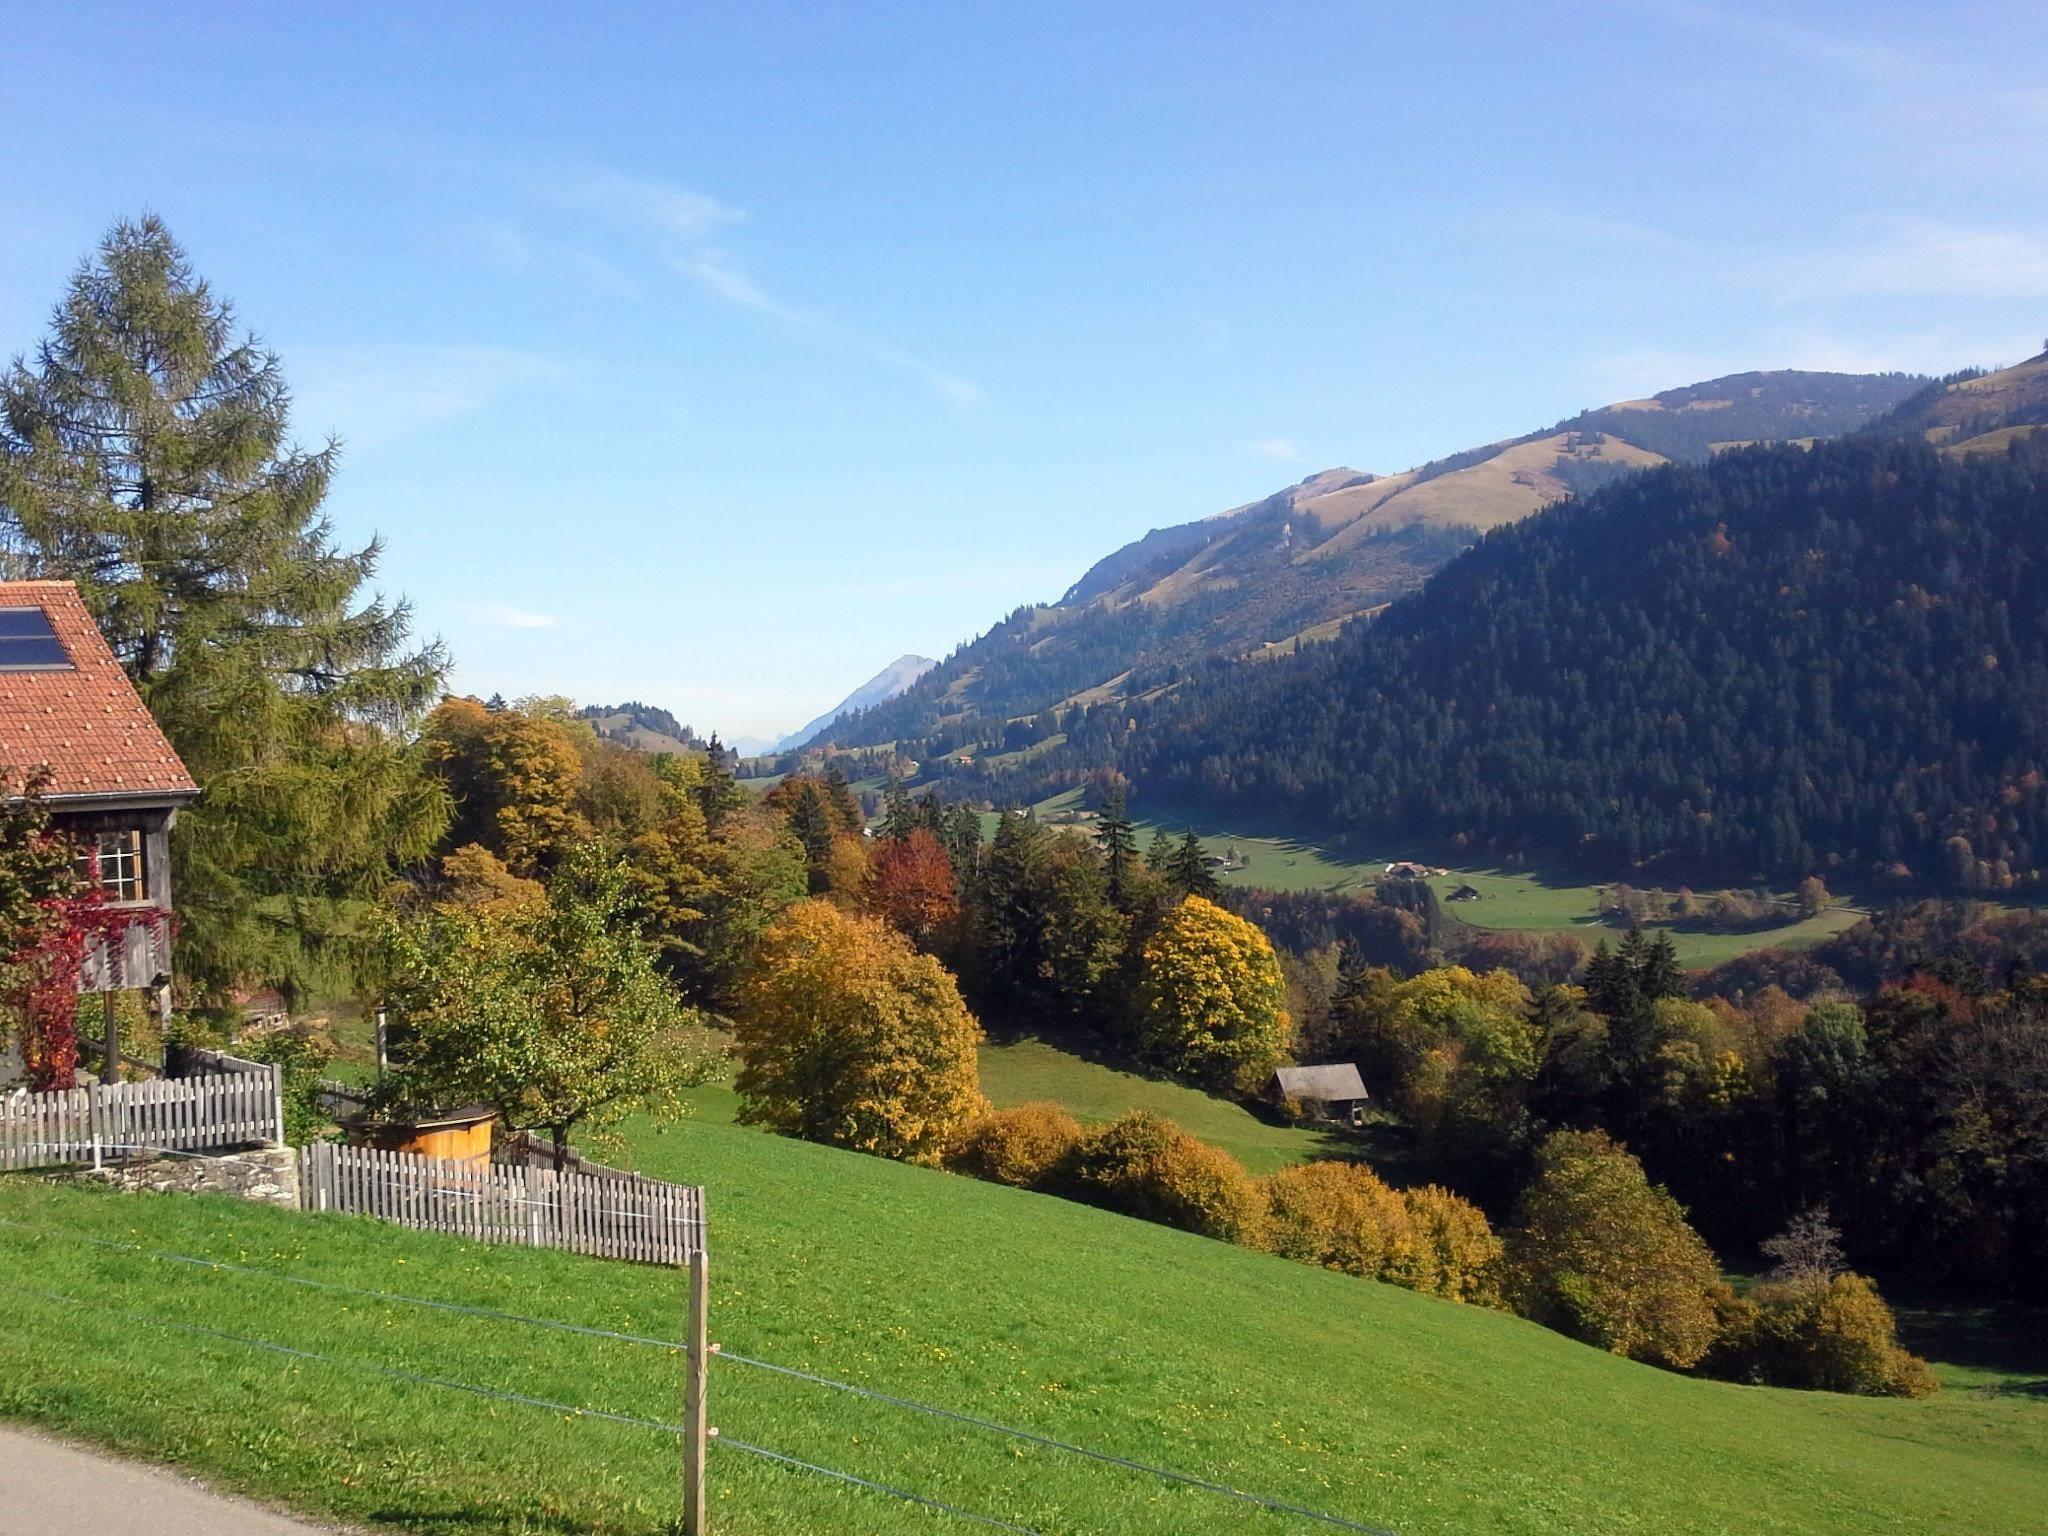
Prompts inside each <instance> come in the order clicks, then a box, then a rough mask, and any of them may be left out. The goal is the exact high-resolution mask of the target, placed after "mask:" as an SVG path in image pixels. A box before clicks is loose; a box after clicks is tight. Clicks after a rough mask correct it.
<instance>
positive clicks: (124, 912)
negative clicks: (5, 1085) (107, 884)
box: [15, 845, 165, 1093]
mask: <svg viewBox="0 0 2048 1536" xmlns="http://www.w3.org/2000/svg"><path fill="white" fill-rule="evenodd" d="M36 906H37V907H38V908H39V909H41V911H42V912H43V913H45V914H46V915H45V918H44V921H43V922H42V923H40V924H39V925H38V935H37V938H36V941H35V942H34V943H33V944H31V945H30V946H29V947H28V948H27V949H26V950H24V951H23V952H22V953H21V954H20V955H19V956H17V957H16V960H15V964H16V965H17V966H18V967H19V968H20V971H21V973H22V974H23V976H24V977H25V983H26V984H25V986H24V988H23V994H24V995H23V1009H22V1013H23V1020H22V1032H21V1057H22V1065H23V1067H24V1068H25V1069H26V1070H27V1073H28V1080H29V1085H30V1087H32V1088H33V1089H35V1090H36V1091H37V1092H39V1093H47V1092H52V1091H55V1090H59V1089H65V1088H75V1087H77V1086H78V984H79V981H80V980H81V978H82V977H83V976H84V974H85V962H86V957H87V956H88V955H90V954H92V953H93V952H94V951H95V950H101V951H104V954H105V957H106V958H105V963H106V964H107V965H108V966H110V967H112V969H113V972H114V974H113V975H111V976H109V977H108V978H107V980H108V982H109V983H110V984H111V985H112V986H115V987H120V986H130V985H133V986H140V985H143V984H145V983H146V982H147V981H149V980H150V979H152V978H148V977H144V978H141V979H140V980H131V979H130V978H129V977H128V976H126V975H125V974H124V971H125V966H126V950H127V936H128V931H129V929H130V928H132V927H134V926H135V925H136V924H138V923H139V924H143V925H145V926H147V927H148V928H149V930H150V937H151V939H152V940H153V941H154V942H153V948H154V950H155V952H156V953H158V954H162V953H163V950H164V944H163V939H164V931H163V930H164V921H165V919H164V914H163V913H162V912H160V911H158V910H157V909H156V908H154V907H148V908H136V907H110V906H108V905H107V898H106V893H105V892H104V891H103V890H102V889H101V888H100V860H99V853H98V850H97V849H94V848H92V847H91V846H90V845H88V848H87V852H86V855H85V861H84V871H83V878H82V879H81V880H80V881H79V882H78V885H77V887H76V888H75V889H74V890H73V891H72V892H71V893H70V894H68V895H64V896H54V897H48V898H46V899H44V900H42V901H39V902H37V903H36Z"/></svg>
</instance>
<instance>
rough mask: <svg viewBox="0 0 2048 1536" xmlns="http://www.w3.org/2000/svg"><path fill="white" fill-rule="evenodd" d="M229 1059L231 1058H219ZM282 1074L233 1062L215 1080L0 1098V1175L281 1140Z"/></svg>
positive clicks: (191, 1079)
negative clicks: (153, 1152)
mask: <svg viewBox="0 0 2048 1536" xmlns="http://www.w3.org/2000/svg"><path fill="white" fill-rule="evenodd" d="M226 1059H228V1060H233V1059H234V1058H226ZM282 1087H283V1082H282V1074H281V1073H280V1072H279V1070H278V1068H276V1067H274V1066H265V1065H262V1064H260V1063H257V1062H253V1061H236V1062H235V1069H234V1070H232V1071H227V1072H222V1073H220V1074H219V1075H217V1076H206V1077H186V1078H175V1079H169V1078H155V1079H151V1080H149V1081H147V1082H140V1083H104V1084H102V1083H95V1084H93V1085H92V1086H90V1087H86V1088H72V1089H69V1090H67V1091H64V1092H59V1093H17V1094H14V1095H12V1096H10V1097H6V1098H0V1171H6V1170H12V1169H19V1168H45V1167H51V1166H55V1165H58V1164H63V1163H97V1162H98V1161H100V1159H101V1158H103V1157H125V1156H127V1155H129V1154H130V1153H132V1152H136V1151H144V1150H158V1151H169V1152H198V1151H204V1150H206V1149H208V1148H211V1147H235V1146H246V1145H248V1144H250V1143H252V1142H269V1143H273V1144H274V1143H279V1142H282V1141H283V1140H284V1103H283V1099H282V1096H281V1094H282Z"/></svg>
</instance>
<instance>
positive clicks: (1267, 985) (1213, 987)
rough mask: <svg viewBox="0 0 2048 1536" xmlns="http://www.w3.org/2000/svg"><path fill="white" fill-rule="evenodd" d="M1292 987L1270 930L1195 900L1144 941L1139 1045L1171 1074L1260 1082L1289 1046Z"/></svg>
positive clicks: (1231, 1083) (1236, 1083)
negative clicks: (1289, 988) (1288, 994)
mask: <svg viewBox="0 0 2048 1536" xmlns="http://www.w3.org/2000/svg"><path fill="white" fill-rule="evenodd" d="M1286 991H1287V989H1286V983H1285V981H1284V980H1283V979H1282V977H1281V974H1280V962H1279V961H1278V960H1277V959H1276V958H1274V955H1273V946H1272V945H1271V944H1270V943H1269V942H1267V939H1266V936H1265V934H1263V933H1261V932H1260V931H1259V930H1258V928H1256V927H1255V926H1254V925H1252V924H1251V923H1248V922H1246V921H1245V920H1244V919H1243V918H1241V917H1239V916H1237V915H1236V914H1235V913H1233V912H1226V911H1224V910H1223V908H1221V907H1219V906H1217V905H1216V904H1215V903H1214V902H1211V901H1205V900H1203V899H1202V898H1201V897H1199V896H1190V897H1188V898H1187V899H1186V900H1184V901H1183V902H1181V904H1180V905H1179V906H1178V907H1176V908H1174V909H1173V911H1171V912H1170V913H1168V914H1167V916H1166V918H1165V920H1164V921H1163V922H1161V924H1160V925H1159V927H1158V929H1157V931H1156V932H1154V934H1153V935H1152V937H1151V938H1150V939H1149V940H1148V941H1147V942H1146V944H1145V948H1144V954H1143V962H1142V965H1141V968H1140V973H1139V981H1138V995H1137V999H1136V1015H1137V1018H1136V1022H1137V1030H1138V1043H1139V1045H1140V1047H1141V1048H1142V1049H1143V1050H1144V1051H1145V1052H1146V1053H1147V1054H1148V1055H1150V1056H1152V1057H1153V1058H1154V1059H1155V1060H1158V1061H1160V1062H1162V1063H1163V1064H1165V1065H1166V1066H1167V1067H1168V1068H1169V1069H1170V1070H1172V1071H1175V1072H1178V1073H1181V1074H1183V1075H1185V1076H1188V1077H1191V1078H1194V1079H1196V1080H1198V1081H1201V1082H1206V1083H1213V1084H1216V1085H1218V1086H1223V1087H1236V1088H1248V1087H1251V1086H1254V1085H1256V1084H1257V1083H1258V1082H1259V1081H1260V1080H1261V1079H1263V1078H1264V1077H1265V1076H1266V1075H1267V1074H1268V1073H1270V1072H1271V1071H1272V1070H1273V1068H1274V1067H1276V1066H1278V1065H1279V1063H1280V1061H1281V1059H1282V1058H1283V1057H1284V1056H1285V1054H1286V1052H1287V1048H1288V1046H1289V1044H1290V1043H1291V1042H1292V1039H1293V1022H1292V1021H1291V1020H1290V1019H1289V1018H1288V1016H1287V1008H1286Z"/></svg>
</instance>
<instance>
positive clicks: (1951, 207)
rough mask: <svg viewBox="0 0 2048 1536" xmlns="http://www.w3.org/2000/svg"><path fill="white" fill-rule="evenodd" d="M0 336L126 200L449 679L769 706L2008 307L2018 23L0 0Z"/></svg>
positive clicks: (1824, 11) (742, 723) (1473, 8)
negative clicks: (446, 658)
mask: <svg viewBox="0 0 2048 1536" xmlns="http://www.w3.org/2000/svg"><path fill="white" fill-rule="evenodd" d="M0 36H4V38H5V49H4V59H0V79H4V81H5V85H4V89H0V145H4V146H5V147H4V148H0V352H6V353H10V354H11V353H13V352H15V351H18V350H20V349H22V348H25V347H27V346H29V345H31V344H32V343H33V342H34V340H35V339H36V337H37V336H39V335H40V334H41V332H42V329H43V326H44V323H45V320H46V317H47V314H48V311H49V308H50V305H51V304H52V302H53V301H54V300H55V299H56V297H57V295H58V293H59V291H60V289H61V286H62V284H63V282H64V279H65V278H66V276H67V275H68V273H69V272H70V270H71V269H72V267H73V266H74V264H75V263H76V262H77V260H78V259H79V257H80V256H81V255H82V254H84V252H85V251H86V250H87V249H88V248H89V247H90V246H91V245H92V243H93V242H94V241H95V240H96V239H97V237H98V236H99V235H100V234H101V232H102V231H103V230H104V229H105V227H106V226H107V225H108V223H109V222H111V221H112V220H113V219H114V218H116V217H117V216H122V215H130V214H133V213H135V212H137V211H139V210H141V209H144V208H152V209H155V210H156V211H157V212H159V213H161V214H162V215H164V216H165V218H166V219H167V220H168V221H169V222H170V223H171V226H172V228H173V229H174V230H175V231H176V232H177V234H178V235H179V237H180V238H181V239H182V240H183V241H184V243H185V244H186V246H187V247H188V249H189V250H190V251H191V253H192V255H193V257H194V259H195V260H196V262H197V263H198V265H199V267H200V269H201V271H202V272H204V273H205V274H206V275H207V276H208V277H209V278H210V279H211V280H212V281H213V282H214V284H215V285H216V286H217V287H218V288H219V289H220V290H221V291H223V292H224V293H227V294H229V295H231V296H232V297H233V298H234V299H235V300H236V302H237V304H238V306H239V308H240V311H241V314H242V316H243V318H244V319H245V320H246V321H247V322H248V323H249V324H250V325H252V326H253V327H254V328H256V329H257V330H258V331H259V332H260V333H261V334H262V335H263V336H264V338H265V339H266V340H267V341H269V342H270V343H271V344H272V345H273V346H275V347H276V348H277V349H278V351H279V352H280V353H281V354H282V355H283V358H284V361H285V365H286V368H287V371H288V374H289V376H290V377H291V378H292V380H293V381H294V384H295V386H296V391H297V396H298V411H297V415H296V429H297V431H298V432H299V433H300V434H301V435H303V436H305V437H308V438H318V437H320V436H323V435H325V434H326V433H327V432H329V431H332V432H335V433H338V434H339V435H340V436H341V437H342V438H344V439H345V441H346V444H347V449H346V457H345V460H344V465H343V470H342V474H341V477H340V480H339V482H338V485H337V487H336V490H335V493H334V496H333V499H332V503H331V506H332V511H333V514H334V516H335V519H336V522H337V524H338V526H339V527H340V529H341V530H342V532H343V533H344V534H345V535H348V536H351V537H361V536H364V535H366V534H367V533H368V532H370V531H371V530H377V531H380V532H381V533H382V534H383V536H384V537H385V539H386V541H387V543H388V555H387V562H386V568H385V576H386V580H387V583H388V585H389V586H390V587H391V588H392V589H395V590H402V591H404V592H406V593H408V594H410V596H411V597H412V598H413V599H414V601H415V603H416V604H417V607H418V609H419V614H420V619H421V623H422V626H423V627H424V628H425V629H427V630H429V631H433V632H438V633H440V634H441V635H442V636H444V637H445V638H446V639H447V640H448V642H449V643H450V645H451V646H452V648H453V649H454V651H455V653H456V655H457V658H458V661H459V666H460V670H459V672H458V676H457V683H458V685H459V686H460V687H462V688H464V689H469V690H475V691H478V692H488V691H491V690H494V689H496V690H502V691H504V692H506V693H508V694H518V693H528V692H563V693H568V694H571V695H573V696H575V697H578V698H580V699H584V700H606V701H610V700H614V699H619V698H624V697H628V696H633V697H639V698H643V699H646V700H648V701H649V702H653V703H658V704H665V705H667V706H669V707H670V708H672V709H674V710H675V711H676V713H677V714H678V715H680V716H682V717H683V718H684V719H686V720H688V721H690V722H691V723H693V724H695V725H696V726H698V727H699V728H700V729H706V730H708V729H711V728H713V727H716V728H718V729H720V730H722V731H724V732H725V733H726V734H728V735H732V734H735V733H743V732H766V731H770V730H774V729H784V728H788V727H790V726H792V725H794V724H796V723H798V722H799V721H801V720H802V719H804V718H806V717H808V716H809V715H811V714H813V713H815V712H817V711H818V710H819V709H822V708H823V707H825V706H826V705H828V704H830V703H831V702H832V700H833V699H835V698H836V697H838V696H839V695H840V694H842V693H844V692H845V691H847V690H848V689H849V688H851V687H852V686H853V685H855V684H857V683H859V682H861V681H862V680H863V679H865V678H866V677H867V676H868V674H870V673H872V672H874V671H875V670H877V669H878V668H879V667H881V666H882V665H883V664H884V663H886V662H888V661H889V660H891V659H892V658H894V657H895V656H897V655H898V654H899V653H902V652H905V651H923V652H925V653H926V654H930V655H940V654H943V653H944V652H945V651H946V650H948V649H950V648H951V647H952V646H953V645H954V644H956V643H958V642H959V641H961V640H963V639H965V638H967V637H968V636H970V635H971V634H973V633H975V632H976V631H978V630H980V629H982V628H985V627H986V626H987V625H988V624H989V623H990V622H992V621H993V620H994V619H996V618H997V617H999V616H1000V615H1001V614H1003V613H1004V612H1006V611H1007V610H1008V609H1010V608H1011V607H1013V606H1015V605H1017V604H1019V603H1023V602H1028V601H1036V600H1047V599H1050V598H1053V597H1056V596H1057V595H1058V594H1059V592H1060V591H1061V590H1062V589H1063V588H1064V587H1065V586H1066V585H1067V584H1068V583H1069V582H1071V581H1072V580H1073V579H1074V578H1075V577H1077V576H1078V575H1079V574H1080V572H1081V571H1082V570H1083V569H1085V568H1086V566H1087V565H1088V564H1089V563H1090V562H1091V561H1093V560H1094V559H1095V558H1096V557H1097V556H1099V555H1101V554H1103V553H1106V552H1107V551H1108V550H1110V549H1111V548H1113V547H1115V546H1116V545H1118V544H1120V543H1122V542H1124V541H1125V540H1127V539H1130V538H1133V537H1136V536H1137V535H1139V534H1142V533H1143V532H1144V531H1145V530H1146V529H1147V528H1150V527H1155V526H1161V525H1164V524H1168V523H1172V522H1179V521H1184V520H1186V519H1188V518H1191V517H1196V516H1201V515H1205V514H1207V513H1209V512H1212V511H1216V510H1219V509H1221V508H1223V507H1226V506H1230V505H1233V504H1236V503H1239V502H1242V501H1246V500H1249V499H1252V498H1254V497H1257V496H1261V495H1264V494H1266V493H1267V492H1269V491H1271V490H1274V489H1276V488H1277V487H1279V486H1280V485H1283V484H1285V483H1287V482H1289V481H1291V480H1295V479H1298V478H1300V477H1301V476H1302V475H1304V474H1307V473H1309V472H1311V471H1313V470H1316V469H1319V468H1322V467H1325V466H1328V465H1331V464H1337V463H1346V464H1350V465H1353V466H1355V467H1358V468H1361V469H1372V470H1393V469H1398V468H1401V467H1403V466H1405V465H1408V464H1411V463H1415V462H1418V461H1421V460H1424V459H1427V458H1430V457H1432V456H1434V455H1439V454H1442V453H1445V452H1449V451H1452V450H1455V449H1459V448H1463V447H1467V446H1470V445H1473V444H1476V443H1480V442H1484V441H1488V440H1490V439H1493V438H1497V437H1500V436H1504V435H1507V434H1510V433H1514V432H1519V431H1523V430H1526V429H1528V428H1531V427H1534V426H1537V425H1541V424H1544V423H1547V422H1549V421H1552V420H1555V419H1557V418H1558V417H1561V416H1563V415H1566V414H1569V413H1570V412H1572V411H1575V410H1577V409H1578V408H1580V407H1581V406H1586V405H1593V404H1599V403H1602V402H1605V401H1608V400H1613V399H1621V398H1627V397H1630V396H1634V395H1639V394H1643V393H1647V392H1649V391H1653V390H1656V389H1661V388H1666V387H1670V386H1673V385H1677V384H1681V383H1686V382H1690V381H1692V380H1695V379H1699V378H1705V377H1710V376H1712V375H1714V374H1716V373H1722V372H1729V371H1735V370H1739V369H1744V368H1752V367H1789V366H1799V367H1838V368H1858V369H1861V368H1888V367H1898V368H1910V369H1925V370H1946V369H1949V368H1953V367H1956V366H1960V365H1963V364H1967V363H1973V362H1978V363H1983V362H1995V361H2013V360H2016V359H2018V358H2020V357H2022V356H2026V355H2028V354H2030V353H2031V352H2033V351H2035V350H2037V349H2038V348H2039V346H2040V345H2041V338H2042V336H2043V334H2044V332H2048V84H2044V80H2043V75H2042V73H2041V70H2040V61H2041V60H2042V59H2043V58H2044V57H2048V9H2044V8H2043V7H2042V6H2041V5H2040V4H2039V0H2011V3H1999V4H1967V3H1965V4H1961V5H1952V6H1941V7H1929V6H1925V5H1922V4H1913V5H1906V4H1894V3H1890V0H1881V3H1868V0H1866V3H1858V4H1819V3H1802V0H1789V3H1778V4H1766V3H1764V0H1711V3H1699V4H1695V3H1691V0H1615V3H1591V4H1570V3H1553V4H1544V5H1536V4H1513V5H1509V4H1497V5H1476V4H1474V5H1452V4H1446V5H1442V6H1434V7H1413V6H1393V5H1378V4H1375V5H1366V4H1355V5H1331V4H1298V5H1284V4H1263V5H1246V6H1236V5H1219V4H1206V5H1195V4H1189V3H1180V4H1159V5H1137V4H1117V3H1097V4H1076V5H1068V4H1063V3H1050V0H1041V3H1037V4H1033V5H1029V6H1020V5H1010V4H994V3H990V4H964V3H963V4H945V5H941V4H931V3H927V4H923V5H912V6H892V5H886V4H878V3H871V4H858V5H843V6H841V5H825V4H807V5H801V6H791V5H781V4H776V3H773V0H755V3H749V4H735V5H725V4H705V3H696V4H647V5H637V6H635V5H602V4H585V5H579V6H573V7H569V6H561V5H548V6H538V5H522V4H492V5H478V6H473V7H462V6H455V5H436V6H431V7H426V6H420V7H413V6H406V7H400V6H396V5H370V4H351V5H320V4H297V5H291V6H280V5H263V4H248V5H233V6H230V5H204V4H183V5H179V6H176V7H170V6H161V5H132V6H108V5H94V4H71V5H66V6H62V7H58V6H46V5H34V4H31V3H28V0H0Z"/></svg>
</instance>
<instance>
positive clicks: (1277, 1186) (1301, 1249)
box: [1265, 1162, 1414, 1280]
mask: <svg viewBox="0 0 2048 1536" xmlns="http://www.w3.org/2000/svg"><path fill="white" fill-rule="evenodd" d="M1265 1189H1266V1204H1267V1215H1266V1243H1265V1246H1266V1247H1267V1248H1269V1249H1270V1250H1271V1251H1272V1252H1274V1253H1277V1254H1279V1255H1280V1256H1281V1257H1282V1258H1286V1259H1294V1260H1296V1261H1298V1262H1300V1263H1303V1264H1320V1265H1322V1266H1323V1268H1325V1269H1341V1270H1343V1271H1344V1272H1345V1273H1346V1274H1351V1275H1362V1276H1364V1277H1365V1278H1366V1279H1368V1280H1383V1279H1390V1278H1392V1277H1393V1276H1394V1274H1396V1273H1398V1272H1403V1271H1405V1270H1406V1269H1408V1268H1410V1267H1412V1261H1411V1254H1412V1249H1413V1247H1414V1238H1413V1235H1412V1233H1411V1232H1410V1230H1409V1220H1408V1208H1407V1206H1406V1205H1404V1204H1403V1203H1402V1200H1401V1196H1400V1195H1399V1194H1398V1193H1397V1192H1395V1191H1394V1190H1392V1189H1389V1188H1388V1187H1387V1186H1386V1185H1385V1184H1384V1183H1382V1182H1381V1181H1380V1178H1379V1175H1377V1174H1376V1173H1374V1172H1373V1171H1372V1170H1371V1169H1370V1168H1368V1167H1366V1166H1365V1165H1364V1164H1363V1163H1337V1162H1320V1163H1302V1164H1299V1165H1298V1166H1296V1167H1293V1168H1283V1169H1282V1170H1281V1171H1280V1172H1278V1173H1276V1174H1274V1175H1272V1176H1271V1177H1270V1178H1268V1179H1267V1180H1266V1185H1265Z"/></svg>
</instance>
